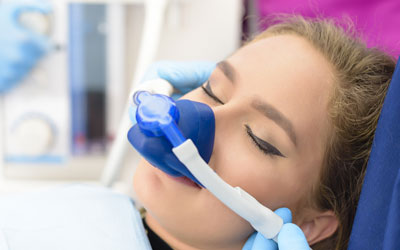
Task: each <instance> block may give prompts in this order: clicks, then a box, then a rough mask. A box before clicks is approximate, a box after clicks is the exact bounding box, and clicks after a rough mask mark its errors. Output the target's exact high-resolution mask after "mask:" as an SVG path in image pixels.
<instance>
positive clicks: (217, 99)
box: [201, 81, 225, 105]
mask: <svg viewBox="0 0 400 250" xmlns="http://www.w3.org/2000/svg"><path fill="white" fill-rule="evenodd" d="M206 86H208V87H209V86H210V82H209V81H207V82H206ZM201 89H202V90H203V91H204V93H206V95H208V97H210V98H211V99H213V100H214V101H215V102H217V103H219V104H222V105H224V104H225V103H223V102H222V101H221V100H220V99H219V98H218V97H216V96H215V95H214V94H213V93H212V92H211V91H210V90H208V89H207V88H206V87H204V85H201Z"/></svg>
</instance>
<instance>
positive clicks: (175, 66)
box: [129, 61, 216, 124]
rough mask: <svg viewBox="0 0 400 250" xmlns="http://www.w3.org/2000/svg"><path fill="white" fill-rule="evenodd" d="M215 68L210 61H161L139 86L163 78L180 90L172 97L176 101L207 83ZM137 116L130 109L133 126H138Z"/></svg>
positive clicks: (134, 108)
mask: <svg viewBox="0 0 400 250" xmlns="http://www.w3.org/2000/svg"><path fill="white" fill-rule="evenodd" d="M215 66H216V64H215V63H214V62H208V61H159V62H155V63H153V64H152V65H150V67H149V68H148V69H147V71H146V73H145V75H144V76H143V78H142V79H141V83H139V85H140V84H145V82H146V81H149V80H154V79H158V78H162V79H164V80H166V81H168V82H169V83H170V84H172V85H173V86H174V88H175V89H177V90H178V93H175V94H173V95H172V98H173V99H175V100H176V99H178V98H179V97H181V96H182V95H184V94H186V93H187V92H189V91H192V90H193V89H195V88H197V87H199V86H200V85H201V84H203V83H204V82H205V81H207V79H208V78H209V77H210V75H211V73H212V72H213V70H214V69H215ZM135 114H136V107H132V106H131V107H129V118H130V120H131V121H132V123H133V124H136V117H135Z"/></svg>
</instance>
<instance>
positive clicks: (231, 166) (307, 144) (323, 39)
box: [134, 17, 395, 249]
mask: <svg viewBox="0 0 400 250" xmlns="http://www.w3.org/2000/svg"><path fill="white" fill-rule="evenodd" d="M394 66H395V63H394V61H393V59H392V58H390V57H389V56H387V55H385V54H384V53H382V52H379V51H378V50H375V49H367V48H366V47H365V46H364V45H363V44H362V43H361V42H359V41H358V40H357V39H355V38H352V36H351V35H348V34H346V32H344V31H343V30H342V29H341V28H338V27H337V26H335V25H334V24H333V23H332V22H331V21H326V20H325V21H323V20H305V19H303V18H300V17H294V18H287V19H285V20H284V21H283V22H280V23H277V24H275V25H272V26H271V27H269V28H268V29H267V30H266V31H264V32H263V33H261V34H260V35H259V36H257V37H256V38H255V39H254V40H253V41H251V42H250V43H249V44H247V45H246V46H244V47H243V48H241V49H239V50H238V51H237V52H236V53H234V54H233V55H232V56H230V57H229V58H227V59H226V60H225V61H223V62H221V63H219V64H218V66H217V68H216V69H215V70H214V72H213V73H212V75H211V76H210V78H209V80H208V81H207V82H205V83H204V84H203V85H202V87H201V88H198V89H196V90H194V91H192V92H190V93H188V94H187V95H185V96H184V97H183V98H185V99H190V100H194V101H199V102H204V103H206V104H208V105H209V106H211V107H212V109H213V111H214V114H215V119H216V130H215V143H214V150H213V154H212V157H211V160H210V162H209V165H210V167H212V168H213V169H214V170H215V171H216V172H217V173H218V174H219V175H220V176H221V178H222V179H224V180H225V181H226V182H228V183H229V184H230V185H232V186H240V187H241V188H243V189H244V190H246V191H247V192H249V193H250V194H252V195H253V196H254V197H255V198H256V199H257V200H258V201H260V202H261V203H263V204H264V205H266V206H267V207H269V208H271V209H277V208H279V207H288V208H290V209H291V210H292V211H293V221H294V223H296V224H297V225H299V226H300V228H301V229H302V230H303V232H304V234H305V236H306V238H307V240H308V243H309V244H310V245H311V246H312V248H313V249H345V248H346V246H347V242H348V238H349V235H350V231H351V225H352V221H353V218H354V214H355V209H356V205H357V201H358V197H359V193H360V189H361V184H362V180H363V175H364V171H365V167H366V163H367V160H368V156H369V152H370V148H371V143H372V139H373V135H374V131H375V127H376V123H377V120H378V116H379V112H380V109H381V106H382V102H383V99H384V96H385V93H386V90H387V87H388V84H389V81H390V78H391V75H392V73H393V70H394ZM134 188H135V191H136V193H137V196H138V199H139V201H140V202H141V203H142V204H143V206H144V207H145V208H146V210H147V213H146V218H145V221H146V223H147V224H148V226H149V227H150V228H151V229H152V230H153V231H154V232H155V233H156V234H157V235H158V236H159V237H160V238H161V239H162V240H164V241H165V242H166V243H167V244H168V245H170V246H171V247H172V248H174V249H241V248H242V247H243V245H244V243H245V242H246V240H247V239H248V237H249V236H250V235H251V234H252V233H253V229H252V228H251V226H250V225H249V224H248V223H247V222H246V221H244V220H243V219H241V218H240V217H239V216H237V215H236V214H235V213H233V212H232V211H231V210H229V209H228V208H227V207H225V206H224V205H223V204H222V203H221V202H219V201H218V200H217V199H216V198H215V197H214V196H212V195H211V194H210V193H209V192H208V191H207V190H206V189H201V188H199V187H197V186H195V185H192V183H187V182H183V181H182V179H177V178H172V177H170V176H168V175H166V174H165V173H163V172H162V171H160V170H158V169H156V168H154V167H152V166H151V165H150V164H149V163H147V162H146V161H142V162H141V164H140V165H139V167H138V169H137V171H136V174H135V177H134Z"/></svg>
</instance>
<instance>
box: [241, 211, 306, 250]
mask: <svg viewBox="0 0 400 250" xmlns="http://www.w3.org/2000/svg"><path fill="white" fill-rule="evenodd" d="M275 213H276V214H277V215H279V216H281V217H282V219H283V223H284V225H283V227H282V229H281V231H280V233H279V235H278V244H276V243H275V242H274V241H273V240H269V239H266V238H265V237H264V236H262V235H261V234H260V233H257V232H255V233H254V234H253V235H252V236H251V237H250V238H249V239H248V240H247V242H246V244H245V245H244V247H243V249H242V250H278V249H279V250H309V249H310V247H309V245H308V243H307V239H306V237H305V236H304V233H303V231H301V229H300V228H299V227H298V226H297V225H295V224H293V223H291V221H292V214H291V212H290V210H289V209H288V208H280V209H277V210H276V211H275Z"/></svg>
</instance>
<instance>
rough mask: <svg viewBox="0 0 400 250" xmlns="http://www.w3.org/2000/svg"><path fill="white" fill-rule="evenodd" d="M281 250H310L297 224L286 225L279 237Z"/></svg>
mask: <svg viewBox="0 0 400 250" xmlns="http://www.w3.org/2000/svg"><path fill="white" fill-rule="evenodd" d="M278 245H279V250H310V247H309V245H308V242H307V239H306V237H305V236H304V233H303V231H302V230H301V229H300V228H299V227H298V226H297V225H295V224H292V223H287V224H284V225H283V227H282V229H281V231H280V233H279V235H278Z"/></svg>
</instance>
